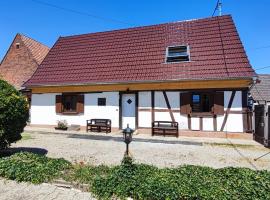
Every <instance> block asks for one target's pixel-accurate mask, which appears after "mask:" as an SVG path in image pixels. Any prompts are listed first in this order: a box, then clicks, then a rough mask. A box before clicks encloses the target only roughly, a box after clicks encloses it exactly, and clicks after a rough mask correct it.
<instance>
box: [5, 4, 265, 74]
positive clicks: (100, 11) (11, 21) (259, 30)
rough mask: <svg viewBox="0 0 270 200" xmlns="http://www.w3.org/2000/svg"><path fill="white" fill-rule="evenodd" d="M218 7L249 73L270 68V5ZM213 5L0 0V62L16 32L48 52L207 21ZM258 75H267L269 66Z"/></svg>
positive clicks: (229, 5) (224, 5)
mask: <svg viewBox="0 0 270 200" xmlns="http://www.w3.org/2000/svg"><path fill="white" fill-rule="evenodd" d="M42 2H43V3H42ZM46 3H49V4H53V5H56V6H60V7H64V8H66V10H63V9H59V8H55V7H51V6H47V5H45V4H46ZM222 3H223V14H231V15H232V16H233V19H234V21H235V23H236V27H237V29H238V32H239V34H240V37H241V40H242V42H243V44H244V47H245V49H246V52H247V54H248V57H249V60H250V62H251V64H252V66H253V68H255V69H257V68H262V67H266V66H270V59H269V57H270V12H269V11H270V1H269V0H258V1H252V0H237V1H236V0H223V1H222ZM215 4H216V0H189V1H183V0H182V1H181V0H170V1H168V0H155V1H152V0H148V1H145V0H136V1H129V0H114V1H113V0H110V1H109V0H107V1H105V0H104V1H102V0H91V1H90V0H8V1H1V2H0V59H2V57H3V56H4V54H5V52H6V51H7V49H8V47H9V45H10V43H11V42H12V39H13V38H14V36H15V35H16V33H23V34H25V35H27V36H29V37H31V38H34V39H36V40H38V41H40V42H42V43H44V44H46V45H47V46H49V47H51V46H52V45H53V44H54V42H55V41H56V40H57V38H58V37H59V36H66V35H73V34H82V33H90V32H97V31H105V30H112V29H120V28H127V27H133V26H142V25H150V24H158V23H164V22H171V21H181V20H187V19H196V18H204V17H209V16H211V15H212V13H213V10H214V7H215ZM68 9H72V10H75V11H78V12H77V13H75V12H70V11H68ZM83 13H87V14H83ZM257 73H270V67H268V68H265V69H262V70H258V71H257Z"/></svg>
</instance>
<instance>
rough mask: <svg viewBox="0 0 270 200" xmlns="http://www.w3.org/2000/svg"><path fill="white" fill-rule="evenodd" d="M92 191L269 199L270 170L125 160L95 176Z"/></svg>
mask: <svg viewBox="0 0 270 200" xmlns="http://www.w3.org/2000/svg"><path fill="white" fill-rule="evenodd" d="M92 191H93V192H94V193H95V194H96V195H97V196H98V197H100V198H104V199H109V198H111V197H113V196H117V197H119V198H121V199H125V198H127V197H132V198H133V199H149V200H150V199H151V200H155V199H170V200H172V199H270V193H269V191H270V173H269V172H267V171H253V170H250V169H245V168H232V167H229V168H223V169H212V168H209V167H199V166H182V167H179V168H175V169H169V168H165V169H159V168H157V167H154V166H149V165H144V164H133V163H130V162H126V161H124V163H123V164H122V165H121V166H120V167H117V168H115V169H114V170H113V171H112V173H111V174H109V175H108V176H105V177H97V178H96V179H95V180H94V182H93V185H92Z"/></svg>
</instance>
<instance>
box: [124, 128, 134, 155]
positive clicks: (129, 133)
mask: <svg viewBox="0 0 270 200" xmlns="http://www.w3.org/2000/svg"><path fill="white" fill-rule="evenodd" d="M133 132H134V130H133V129H131V128H129V124H127V128H125V129H124V130H123V139H124V142H125V143H126V145H127V146H126V155H128V154H129V150H128V145H129V143H130V142H131V141H132V135H133Z"/></svg>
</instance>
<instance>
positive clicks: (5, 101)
mask: <svg viewBox="0 0 270 200" xmlns="http://www.w3.org/2000/svg"><path fill="white" fill-rule="evenodd" d="M28 118H29V113H28V104H27V101H26V98H25V97H24V96H23V95H22V94H21V93H20V92H19V91H17V90H16V89H15V88H14V87H13V86H11V85H10V84H8V83H7V82H6V81H3V80H0V149H4V148H7V147H9V146H10V144H11V143H13V142H16V141H18V140H20V139H21V133H22V132H23V129H24V127H25V126H26V122H27V120H28Z"/></svg>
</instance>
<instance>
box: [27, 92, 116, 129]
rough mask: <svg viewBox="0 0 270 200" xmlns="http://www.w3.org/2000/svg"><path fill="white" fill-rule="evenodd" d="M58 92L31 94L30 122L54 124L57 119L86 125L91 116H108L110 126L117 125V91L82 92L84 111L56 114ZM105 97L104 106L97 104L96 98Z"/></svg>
mask: <svg viewBox="0 0 270 200" xmlns="http://www.w3.org/2000/svg"><path fill="white" fill-rule="evenodd" d="M59 94H60V93H50V94H33V95H32V106H31V124H37V125H56V124H57V121H58V120H67V122H68V124H69V125H70V124H79V125H81V126H85V125H86V120H87V119H91V118H110V119H111V120H112V126H113V127H118V126H119V93H118V92H101V93H88V94H84V95H85V96H84V113H82V114H76V115H74V114H70V115H64V114H56V112H55V99H56V98H55V96H56V95H59ZM98 98H106V106H98V105H97V99H98Z"/></svg>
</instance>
